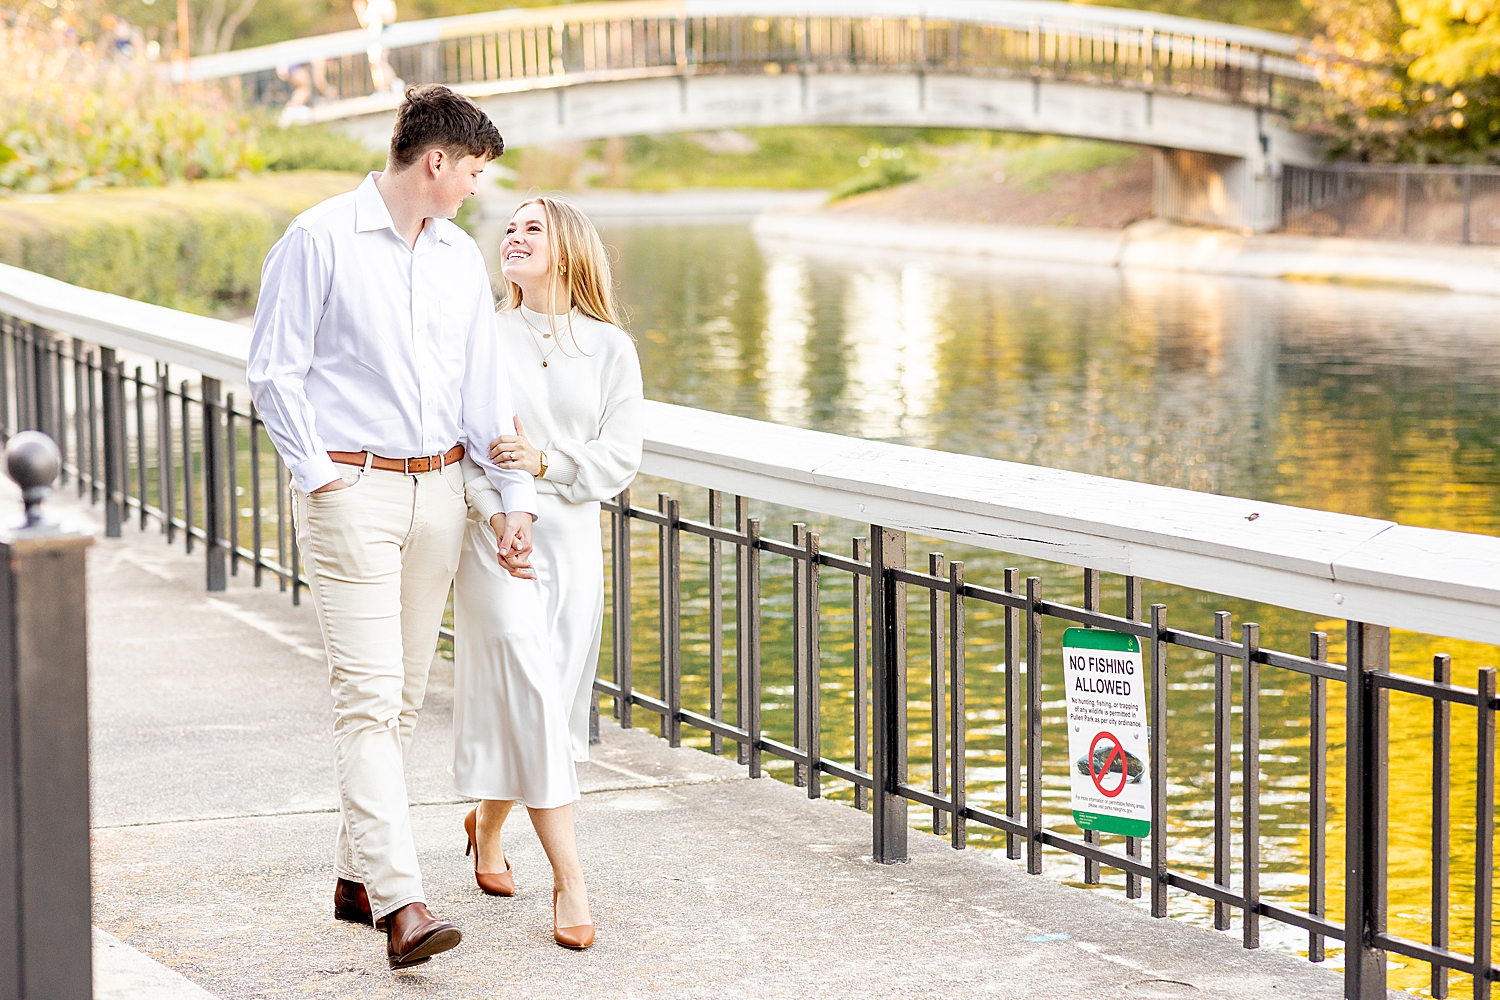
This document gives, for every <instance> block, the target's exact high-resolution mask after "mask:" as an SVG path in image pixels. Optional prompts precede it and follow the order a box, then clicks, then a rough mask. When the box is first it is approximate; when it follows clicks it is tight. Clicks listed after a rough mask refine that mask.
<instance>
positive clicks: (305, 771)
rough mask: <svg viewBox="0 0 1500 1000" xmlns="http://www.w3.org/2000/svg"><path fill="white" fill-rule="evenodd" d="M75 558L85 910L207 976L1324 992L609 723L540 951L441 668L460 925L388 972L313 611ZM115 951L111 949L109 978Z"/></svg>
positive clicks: (1228, 950) (441, 802)
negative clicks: (453, 732) (436, 945)
mask: <svg viewBox="0 0 1500 1000" xmlns="http://www.w3.org/2000/svg"><path fill="white" fill-rule="evenodd" d="M54 506H55V507H57V508H62V509H65V510H68V511H70V512H71V513H73V514H74V515H76V516H79V517H83V516H87V515H88V512H87V510H86V508H75V507H73V506H72V505H71V504H68V503H65V502H64V503H58V504H55V505H54ZM91 558H92V562H91V565H90V577H91V579H90V583H91V593H92V608H91V623H90V624H91V629H90V651H91V660H92V687H91V700H92V711H93V759H94V771H93V774H94V792H93V795H94V823H95V826H96V831H95V835H94V887H95V888H94V891H95V902H94V919H95V922H96V924H97V925H98V926H100V927H101V928H103V929H104V930H105V931H107V932H109V933H110V934H112V935H114V936H115V937H117V938H119V939H120V940H121V941H123V942H124V943H125V944H127V945H129V946H133V947H134V948H135V949H139V950H140V951H141V952H143V953H145V954H146V955H149V956H151V957H152V958H154V959H156V960H158V961H160V962H161V963H164V964H165V965H166V966H167V967H170V968H171V969H173V970H176V971H177V972H178V973H181V974H182V975H183V976H186V977H187V979H189V980H191V981H192V982H193V983H196V984H198V985H199V986H201V987H202V988H203V989H204V990H207V991H208V992H209V993H211V994H213V995H216V996H221V997H249V996H263V995H266V994H270V993H283V992H296V993H298V994H301V995H309V996H354V995H360V996H388V995H393V994H396V993H398V992H399V993H401V994H403V995H408V996H409V995H422V996H428V995H442V996H444V997H468V996H475V997H478V996H485V997H492V996H508V995H524V996H528V997H532V996H537V997H540V996H554V995H556V996H567V997H574V998H577V997H587V996H595V995H626V996H634V995H644V994H654V993H663V994H671V995H674V996H704V997H707V996H762V997H779V996H788V997H790V996H797V997H807V996H825V997H833V996H838V997H844V996H910V995H917V994H919V993H920V994H925V995H942V994H944V993H946V994H948V995H976V994H977V995H986V996H1001V997H1022V996H1046V997H1049V998H1073V997H1076V998H1096V997H1106V996H1109V997H1175V996H1193V997H1202V998H1209V997H1224V998H1230V997H1247V996H1254V997H1277V996H1282V997H1289V998H1290V997H1298V998H1316V997H1327V998H1330V1000H1331V998H1334V997H1337V996H1339V995H1341V992H1342V989H1341V979H1340V977H1339V976H1338V975H1337V974H1336V973H1333V972H1330V971H1328V970H1326V969H1323V968H1318V967H1315V966H1312V965H1309V964H1308V963H1306V962H1305V961H1303V960H1301V959H1298V958H1294V957H1291V956H1287V955H1279V954H1273V953H1268V952H1261V953H1250V952H1246V951H1243V950H1242V949H1241V948H1240V947H1239V943H1238V940H1237V937H1231V936H1227V935H1221V934H1216V933H1214V932H1212V931H1208V930H1204V929H1201V928H1198V927H1193V926H1189V925H1187V924H1184V923H1181V922H1178V921H1175V920H1152V919H1151V918H1149V917H1148V916H1147V915H1146V914H1145V913H1143V912H1142V911H1140V910H1138V909H1135V908H1133V907H1131V906H1129V905H1127V904H1125V903H1122V902H1118V901H1115V900H1111V899H1106V898H1103V897H1101V896H1097V895H1094V894H1091V893H1089V892H1086V891H1081V890H1078V889H1072V888H1068V887H1065V886H1062V885H1060V884H1057V883H1054V882H1051V881H1048V880H1046V879H1038V878H1033V877H1030V876H1027V875H1026V874H1025V873H1024V871H1023V870H1022V869H1021V868H1020V867H1019V866H1018V865H1016V864H1013V863H1009V862H1006V861H1004V860H1002V859H996V858H993V857H989V856H986V855H984V854H981V853H980V852H977V851H965V852H961V853H960V852H954V851H952V850H950V849H949V848H948V847H947V846H946V845H945V844H944V843H943V842H941V841H939V840H937V839H936V838H933V837H929V836H926V835H923V834H917V833H913V836H912V845H911V854H912V861H911V863H910V864H908V865H902V866H894V867H884V866H880V865H875V864H872V863H871V862H870V861H869V860H868V857H867V855H868V852H869V847H870V845H869V836H870V828H869V821H868V817H867V815H864V814H861V813H858V812H855V811H854V810H853V809H850V808H848V807H846V806H843V805H840V804H836V803H833V802H826V801H820V802H809V801H807V800H806V799H805V798H804V797H803V796H802V794H801V793H800V791H798V790H795V789H793V788H791V787H789V786H786V785H783V784H781V783H779V782H777V781H775V780H772V779H763V780H759V781H750V780H747V779H746V778H745V777H744V776H743V774H744V772H743V770H742V769H740V768H738V767H735V766H733V765H732V764H731V763H729V762H728V761H727V760H716V759H714V758H712V757H710V756H708V755H706V754H703V753H700V752H699V751H696V750H690V749H683V750H671V749H669V748H667V746H666V744H665V743H663V742H661V741H660V740H657V739H656V738H655V737H653V736H651V735H649V734H648V733H645V732H640V731H634V732H622V731H620V730H619V729H617V728H614V727H613V726H612V725H609V724H606V725H605V727H604V744H603V746H602V747H599V748H596V749H597V753H596V759H595V761H594V762H591V763H590V764H588V765H586V766H584V768H583V769H582V774H583V785H584V789H585V794H584V797H583V802H582V805H581V807H580V810H579V816H580V839H581V842H582V848H583V853H584V858H585V862H586V866H587V869H588V871H589V873H590V878H591V882H592V894H593V904H594V907H595V916H596V919H597V920H598V922H599V928H600V931H599V943H598V944H597V945H596V946H595V947H594V948H593V949H592V950H591V951H589V952H586V953H583V954H574V953H569V952H564V951H562V950H560V949H558V948H557V947H556V946H554V945H553V944H552V943H551V940H550V937H549V935H548V933H547V931H548V920H549V918H550V911H549V900H550V894H549V893H548V891H547V889H548V882H549V880H548V869H547V866H546V862H545V859H544V857H543V855H542V853H541V850H540V848H539V847H538V845H537V843H536V841H535V838H534V837H533V836H532V835H531V833H530V830H529V829H528V822H527V820H526V819H525V818H524V816H522V815H520V814H519V811H518V813H517V814H516V815H515V816H513V818H512V821H511V824H510V826H511V830H510V840H509V851H510V854H511V857H512V859H513V861H514V865H515V869H516V873H517V883H518V885H519V887H520V890H521V891H520V895H519V896H518V897H517V898H515V899H513V900H495V899H490V898H487V897H484V896H482V895H480V893H479V892H478V891H477V890H476V889H475V887H474V884H473V882H472V880H471V878H470V875H469V871H468V868H467V863H466V860H465V858H464V856H463V854H462V852H461V850H460V846H461V842H462V835H461V833H460V832H459V831H460V821H461V818H462V816H463V814H464V812H465V810H466V809H467V805H466V804H465V803H463V802H461V801H460V800H459V799H458V798H457V797H456V796H455V795H454V793H453V792H452V789H451V787H450V785H449V779H448V776H447V774H446V772H445V760H444V756H445V745H446V742H447V739H448V731H449V719H450V716H451V687H450V681H451V672H450V670H449V669H448V665H447V664H446V662H443V661H440V662H439V664H438V666H437V668H436V669H435V670H434V675H433V683H432V688H431V692H430V694H429V697H428V705H427V708H426V710H425V712H424V715H423V722H422V725H421V726H420V727H419V730H418V734H417V739H416V744H415V747H414V749H413V755H412V761H411V765H410V771H409V782H410V790H411V797H412V800H413V802H414V803H415V806H414V809H413V814H414V819H415V828H416V833H417V838H418V847H419V850H420V851H421V855H422V860H423V864H424V867H425V872H426V877H427V885H428V890H429V893H430V898H431V901H432V904H433V906H434V908H435V909H436V910H437V912H438V913H440V914H442V915H443V916H445V917H447V918H449V919H452V920H454V921H456V922H458V923H459V924H460V925H461V926H462V927H463V929H464V932H465V935H466V938H465V942H464V944H463V945H462V946H461V948H460V950H458V951H457V952H455V953H453V954H451V955H448V956H444V957H443V958H442V959H441V960H439V961H435V962H433V963H432V964H430V965H428V966H426V967H423V968H421V969H418V970H414V971H410V972H406V973H402V974H401V975H400V977H399V980H400V981H399V982H398V979H397V977H396V976H395V975H393V974H392V973H390V972H389V971H388V970H387V969H386V967H385V962H384V956H383V948H384V943H383V941H382V940H381V938H380V937H378V936H377V935H376V934H375V932H374V931H372V930H369V929H366V928H360V927H355V926H351V925H348V924H341V923H337V922H335V921H334V920H333V919H332V916H331V907H330V901H329V896H330V894H331V890H332V877H331V874H330V871H329V855H330V842H331V838H332V835H333V830H334V813H333V808H334V797H333V785H332V774H331V768H330V766H329V760H328V735H327V729H328V721H329V712H328V696H327V689H326V687H325V682H324V668H323V665H322V662H321V653H320V652H319V649H320V644H319V640H318V635H317V627H316V624H315V622H314V619H313V615H312V609H311V607H310V606H309V605H308V604H306V603H304V604H303V606H302V607H300V608H292V607H290V605H289V602H288V601H287V599H286V596H285V595H282V594H279V593H277V592H276V591H275V589H274V588H270V587H268V588H266V589H264V590H259V591H257V590H253V589H251V587H250V586H249V585H248V580H246V579H245V578H243V577H241V578H239V579H235V580H233V581H232V582H231V585H230V589H229V591H228V592H227V593H226V594H223V595H221V596H218V597H209V596H206V595H205V594H204V592H203V589H202V579H201V574H202V572H203V570H202V562H201V559H199V558H198V557H186V556H184V555H182V554H181V552H180V550H179V549H171V550H169V549H167V548H166V547H165V546H164V545H163V543H162V541H161V539H160V536H158V535H157V534H155V533H154V531H153V532H151V533H147V534H138V533H137V532H136V531H135V529H134V528H128V529H127V532H126V537H125V539H123V540H108V539H103V538H101V539H100V541H99V544H98V545H97V547H96V548H95V549H94V550H93V554H92V557H91ZM101 951H107V952H108V956H103V955H101V958H100V959H99V961H98V962H97V963H96V964H97V965H98V966H99V968H100V970H101V972H104V973H108V975H105V976H101V988H100V990H99V991H98V993H97V995H98V996H100V997H106V996H108V997H111V998H112V1000H123V998H125V997H135V996H142V997H144V996H152V997H170V996H182V997H184V998H185V997H187V996H198V997H201V996H202V994H201V993H199V992H198V991H196V990H194V989H193V988H192V987H191V986H189V985H188V984H187V983H185V982H183V981H182V980H180V979H179V980H176V983H177V985H176V988H175V990H174V988H173V987H172V985H171V982H170V980H172V979H173V978H175V977H172V976H171V975H170V974H169V973H166V972H165V970H163V969H161V968H160V967H159V966H158V967H155V968H156V972H157V975H156V977H155V978H154V979H153V976H152V966H151V965H150V963H147V962H145V961H144V960H143V959H141V958H140V957H139V956H135V955H134V954H133V953H131V952H129V950H128V949H124V948H119V947H114V948H111V949H101ZM122 955H123V956H124V959H133V960H134V962H135V963H136V964H135V966H133V967H131V968H129V969H127V970H125V972H124V973H122V972H121V971H120V970H121V968H122V961H123V959H122V958H121V956H122ZM110 956H112V957H110ZM124 964H126V965H128V964H129V962H128V961H127V962H125V963H124ZM127 973H128V974H127ZM132 982H133V983H134V984H135V985H134V986H133V987H131V986H130V983H132Z"/></svg>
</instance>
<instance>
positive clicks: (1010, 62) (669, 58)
mask: <svg viewBox="0 0 1500 1000" xmlns="http://www.w3.org/2000/svg"><path fill="white" fill-rule="evenodd" d="M369 43H370V38H369V36H367V35H364V34H363V33H359V32H342V33H339V34H335V35H326V36H321V37H318V38H306V39H298V40H297V41H295V42H287V43H280V44H278V45H271V46H264V47H262V48H259V49H246V50H241V51H236V52H230V53H224V54H222V55H215V56H205V57H200V58H198V59H195V60H193V61H192V62H191V64H190V65H189V68H188V71H187V72H188V75H189V76H191V77H193V78H196V79H227V80H230V81H233V86H234V87H236V88H237V89H238V90H239V91H240V93H241V94H242V95H243V96H244V97H245V98H246V99H248V100H250V101H252V102H254V103H269V104H279V103H282V102H284V101H286V100H287V99H288V97H289V96H290V88H289V85H288V83H287V82H286V81H285V80H283V79H282V75H283V73H284V71H285V69H286V68H287V67H288V66H290V65H300V64H309V65H310V66H311V68H312V71H313V72H314V73H315V74H320V75H323V76H325V78H326V80H327V83H328V84H329V86H330V87H331V89H332V91H333V92H334V93H336V94H337V98H336V100H335V101H334V102H333V104H334V105H337V104H338V103H339V102H342V101H348V100H355V99H359V100H361V101H362V102H363V105H369V109H370V110H375V109H379V108H382V107H386V106H394V104H395V101H396V96H395V95H391V94H375V93H373V87H372V82H371V74H370V64H369V56H368V54H367V51H366V50H367V49H368V47H369ZM381 44H382V46H383V49H382V51H383V52H384V55H385V57H386V58H387V59H389V61H390V63H391V66H392V67H393V69H394V70H395V72H396V74H397V76H399V77H400V78H401V79H403V80H404V81H406V82H407V83H445V84H448V85H450V86H454V87H456V88H459V89H461V90H463V91H464V92H466V93H469V94H471V96H483V95H484V94H490V93H496V92H500V91H502V90H511V89H531V88H537V87H549V86H566V85H570V84H575V83H586V82H590V81H594V80H622V79H634V78H648V77H653V76H661V75H685V74H701V73H773V74H779V73H803V74H808V73H824V72H849V71H858V72H902V73H913V72H915V73H933V74H953V75H966V76H996V77H1012V78H1014V77H1024V78H1033V79H1037V80H1043V79H1046V80H1065V81H1076V82H1080V83H1088V84H1107V85H1113V86H1123V87H1131V88H1138V89H1141V90H1144V91H1148V92H1160V93H1164V94H1184V95H1192V96H1195V97H1207V98H1210V99H1217V100H1224V101H1231V102H1235V103H1241V104H1249V105H1253V106H1256V107H1265V108H1272V109H1279V110H1290V109H1293V108H1295V107H1298V106H1300V105H1301V104H1303V103H1304V102H1306V101H1308V100H1310V99H1315V97H1316V95H1317V94H1318V93H1319V92H1320V88H1319V86H1318V83H1317V77H1316V73H1315V72H1314V70H1313V68H1312V67H1311V65H1309V64H1308V63H1306V62H1304V61H1303V60H1302V58H1301V57H1302V55H1303V54H1304V52H1305V50H1306V44H1305V43H1303V42H1301V41H1299V40H1298V39H1294V38H1289V37H1287V36H1283V35H1276V34H1273V33H1270V32H1263V31H1254V30H1249V29H1243V28H1237V27H1234V26H1230V25H1218V24H1212V23H1210V22H1205V21H1194V20H1190V19H1187V18H1177V17H1165V16H1162V15H1153V14H1148V13H1143V12H1137V11H1120V10H1111V9H1108V8H1098V7H1080V6H1078V5H1073V4H1066V3H1049V2H1032V0H986V2H975V0H947V2H943V0H936V2H929V3H910V2H891V0H869V2H868V3H862V4H858V5H854V4H849V3H846V2H843V0H809V2H806V3H797V4H789V3H776V2H756V0H741V2H735V3H727V2H723V0H686V2H673V0H665V2H659V0H643V2H631V0H626V2H620V3H593V4H577V5H570V6H564V7H554V8H543V9H528V10H506V11H497V12H494V13H492V14H480V15H466V16H462V17H454V18H440V19H434V20H430V21H418V22H412V23H410V24H398V25H394V26H392V27H390V28H388V29H387V30H386V33H385V34H384V36H382V41H381ZM176 71H177V72H179V73H180V72H181V69H180V68H178V69H177V70H176ZM363 105H362V106H363ZM348 111H349V109H348V108H347V107H345V108H341V109H339V110H338V111H337V114H346V113H348ZM334 114H335V113H334V111H333V107H332V106H330V107H324V108H322V109H321V111H319V110H318V109H314V111H313V115H312V116H313V117H314V118H317V117H333V116H334Z"/></svg>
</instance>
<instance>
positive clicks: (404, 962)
mask: <svg viewBox="0 0 1500 1000" xmlns="http://www.w3.org/2000/svg"><path fill="white" fill-rule="evenodd" d="M386 926H387V929H388V931H389V937H388V938H387V939H386V946H385V954H386V957H387V958H389V959H390V961H391V968H393V969H405V968H409V967H410V966H413V965H421V964H422V963H423V962H425V961H427V960H428V959H429V958H431V957H432V956H433V955H436V954H438V953H439V952H444V951H447V950H448V949H450V948H456V947H458V942H459V941H461V940H463V935H462V934H461V933H459V930H458V928H457V927H454V926H453V925H452V924H450V923H448V922H447V921H446V920H439V919H438V918H437V917H434V916H433V915H432V911H430V910H428V909H427V904H426V903H407V904H406V905H405V906H403V907H401V909H399V910H397V911H396V912H394V913H392V914H391V915H390V916H388V917H386Z"/></svg>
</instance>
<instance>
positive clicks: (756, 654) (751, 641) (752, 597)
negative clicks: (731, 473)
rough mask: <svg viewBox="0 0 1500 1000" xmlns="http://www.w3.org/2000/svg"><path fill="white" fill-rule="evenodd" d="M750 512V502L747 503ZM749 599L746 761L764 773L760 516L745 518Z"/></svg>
mask: <svg viewBox="0 0 1500 1000" xmlns="http://www.w3.org/2000/svg"><path fill="white" fill-rule="evenodd" d="M745 509H746V511H747V512H748V510H749V508H748V505H747V506H746V508H745ZM744 523H745V548H744V559H745V575H744V581H745V591H744V593H745V600H744V608H743V610H742V612H741V621H742V622H743V623H744V630H745V646H744V648H745V652H746V657H745V661H744V662H745V665H746V669H745V672H744V673H745V676H744V690H745V699H744V704H745V722H744V728H745V731H746V732H747V733H749V734H750V746H749V752H748V759H747V760H746V762H745V763H746V764H747V765H749V768H750V777H752V778H759V777H760V740H761V728H760V518H758V517H748V516H747V517H746V518H745V521H744Z"/></svg>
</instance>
